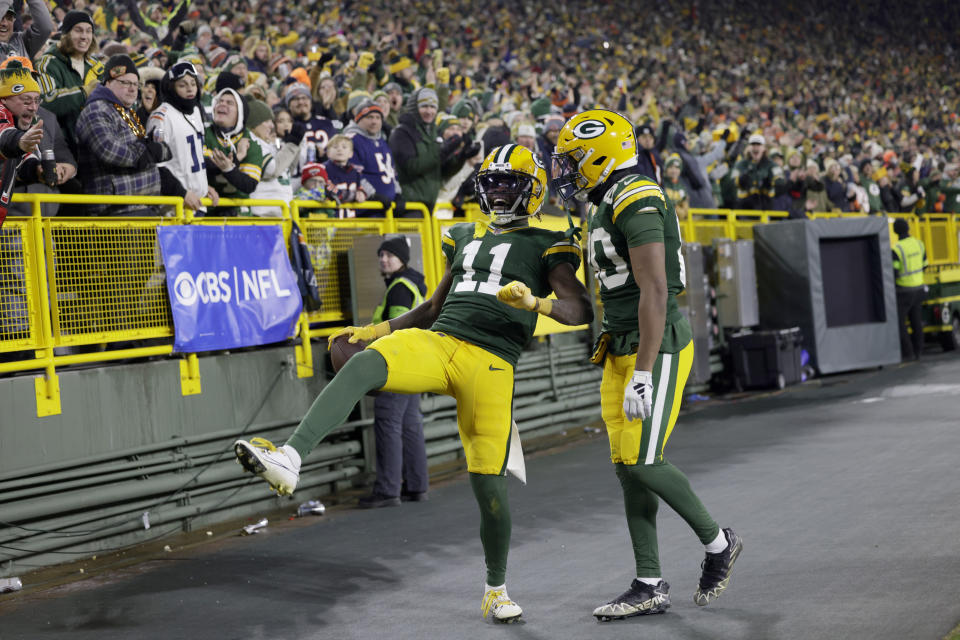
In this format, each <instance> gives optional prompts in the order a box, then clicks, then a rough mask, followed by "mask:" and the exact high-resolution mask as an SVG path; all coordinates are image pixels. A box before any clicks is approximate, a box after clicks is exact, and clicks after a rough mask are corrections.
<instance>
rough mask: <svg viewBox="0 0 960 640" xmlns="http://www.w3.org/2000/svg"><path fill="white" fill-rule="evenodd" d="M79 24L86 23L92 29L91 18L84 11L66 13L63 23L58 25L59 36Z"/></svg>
mask: <svg viewBox="0 0 960 640" xmlns="http://www.w3.org/2000/svg"><path fill="white" fill-rule="evenodd" d="M81 22H86V23H87V24H88V25H90V28H91V29H92V28H93V18H91V17H90V14H89V13H87V12H86V11H77V10H76V9H74V10H72V11H67V15H65V16H63V22H61V23H60V34H61V35H62V34H64V33H67V32H69V31H70V30H71V29H73V28H74V27H75V26H77V25H78V24H80V23H81Z"/></svg>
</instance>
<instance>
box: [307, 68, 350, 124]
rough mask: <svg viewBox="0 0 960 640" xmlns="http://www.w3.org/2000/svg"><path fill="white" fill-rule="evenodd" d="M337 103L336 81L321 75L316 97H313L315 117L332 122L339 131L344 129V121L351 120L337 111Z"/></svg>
mask: <svg viewBox="0 0 960 640" xmlns="http://www.w3.org/2000/svg"><path fill="white" fill-rule="evenodd" d="M336 101H337V83H336V81H335V80H334V79H333V78H331V77H330V76H329V75H326V76H324V75H321V76H320V78H319V82H318V83H317V90H316V95H314V96H313V115H314V117H319V118H326V119H327V120H330V121H331V123H333V126H334V128H335V129H336V130H337V131H339V130H340V129H342V128H343V123H344V121H348V120H349V116H347V115H345V114H343V113H341V112H340V111H338V110H337V108H336V104H335V103H336Z"/></svg>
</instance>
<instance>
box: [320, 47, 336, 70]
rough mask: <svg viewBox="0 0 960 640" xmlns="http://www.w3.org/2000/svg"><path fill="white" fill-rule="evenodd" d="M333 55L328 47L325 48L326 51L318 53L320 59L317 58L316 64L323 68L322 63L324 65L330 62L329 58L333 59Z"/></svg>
mask: <svg viewBox="0 0 960 640" xmlns="http://www.w3.org/2000/svg"><path fill="white" fill-rule="evenodd" d="M334 55H335V54H334V53H333V52H332V51H330V50H329V49H328V50H326V51H324V52H323V53H322V54H321V55H320V59H319V60H317V66H318V67H320V68H323V65H325V64H327V63H328V62H330V61H331V60H333V56H334Z"/></svg>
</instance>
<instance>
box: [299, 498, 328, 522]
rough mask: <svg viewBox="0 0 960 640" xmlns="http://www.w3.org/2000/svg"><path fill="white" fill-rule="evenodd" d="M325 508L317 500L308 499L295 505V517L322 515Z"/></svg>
mask: <svg viewBox="0 0 960 640" xmlns="http://www.w3.org/2000/svg"><path fill="white" fill-rule="evenodd" d="M326 510H327V508H326V507H325V506H324V505H323V503H322V502H320V501H319V500H310V501H308V502H304V503H303V504H301V505H300V506H299V507H297V517H300V518H302V517H303V516H322V515H323V514H324V512H325V511H326Z"/></svg>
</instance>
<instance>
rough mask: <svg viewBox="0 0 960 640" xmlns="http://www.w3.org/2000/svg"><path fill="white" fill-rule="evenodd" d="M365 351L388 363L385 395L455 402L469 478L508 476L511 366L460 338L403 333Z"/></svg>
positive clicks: (386, 338) (408, 330)
mask: <svg viewBox="0 0 960 640" xmlns="http://www.w3.org/2000/svg"><path fill="white" fill-rule="evenodd" d="M367 348H368V349H373V350H375V351H377V352H378V353H379V354H380V355H381V356H383V359H384V360H386V363H387V383H386V384H385V385H383V387H382V389H383V390H384V391H392V392H394V393H424V392H430V393H441V394H443V395H447V396H452V397H453V398H455V399H456V400H457V423H458V426H459V430H460V442H461V444H462V445H463V450H464V452H465V453H466V457H467V469H468V470H469V471H470V472H471V473H480V474H488V475H490V474H492V475H502V474H503V473H505V471H506V464H507V454H508V447H509V445H510V426H511V423H512V421H513V366H512V365H511V364H510V363H508V362H507V361H506V360H504V359H503V358H501V357H499V356H496V355H494V354H492V353H490V352H489V351H487V350H485V349H482V348H480V347H478V346H476V345H474V344H471V343H469V342H464V341H463V340H460V339H459V338H454V337H453V336H450V335H447V334H445V333H439V332H436V331H426V330H424V329H401V330H400V331H395V332H394V333H391V334H390V335H387V336H384V337H382V338H380V339H379V340H377V341H376V342H374V343H373V344H371V345H370V346H369V347H367Z"/></svg>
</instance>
